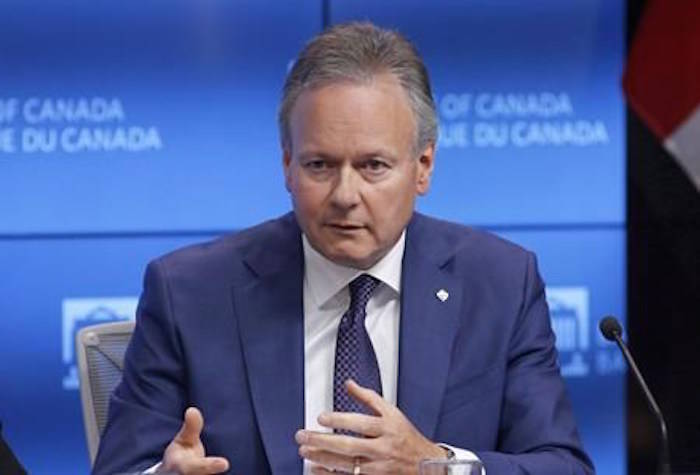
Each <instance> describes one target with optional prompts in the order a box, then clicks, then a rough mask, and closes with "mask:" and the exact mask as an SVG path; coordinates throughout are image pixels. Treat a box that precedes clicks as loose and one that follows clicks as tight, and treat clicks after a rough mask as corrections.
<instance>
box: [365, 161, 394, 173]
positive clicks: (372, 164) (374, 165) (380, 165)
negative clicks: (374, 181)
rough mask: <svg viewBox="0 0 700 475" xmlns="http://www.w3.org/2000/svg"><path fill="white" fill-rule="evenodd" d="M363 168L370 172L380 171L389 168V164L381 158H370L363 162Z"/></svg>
mask: <svg viewBox="0 0 700 475" xmlns="http://www.w3.org/2000/svg"><path fill="white" fill-rule="evenodd" d="M363 168H365V169H366V170H369V171H371V172H381V171H384V170H385V169H387V168H389V166H388V165H387V164H386V163H385V162H383V161H382V160H377V159H371V160H367V161H366V162H365V163H363Z"/></svg>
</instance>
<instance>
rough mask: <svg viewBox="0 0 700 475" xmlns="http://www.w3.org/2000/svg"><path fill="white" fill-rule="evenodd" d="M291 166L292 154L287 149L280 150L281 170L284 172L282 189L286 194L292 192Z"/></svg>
mask: <svg viewBox="0 0 700 475" xmlns="http://www.w3.org/2000/svg"><path fill="white" fill-rule="evenodd" d="M291 164H292V153H291V152H290V151H289V147H283V148H282V170H283V172H284V187H285V188H286V189H287V191H288V192H291V191H292V183H291V180H292V178H291V173H292V172H291V168H290V167H291Z"/></svg>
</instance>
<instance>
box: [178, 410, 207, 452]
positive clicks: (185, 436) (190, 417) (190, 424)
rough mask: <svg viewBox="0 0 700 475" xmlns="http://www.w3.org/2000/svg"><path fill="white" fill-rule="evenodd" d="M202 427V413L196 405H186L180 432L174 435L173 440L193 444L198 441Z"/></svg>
mask: <svg viewBox="0 0 700 475" xmlns="http://www.w3.org/2000/svg"><path fill="white" fill-rule="evenodd" d="M203 427H204V418H203V417H202V413H201V412H199V409H197V408H196V407H188V408H187V410H186V411H185V420H184V421H183V423H182V427H181V428H180V432H178V433H177V435H176V436H175V439H174V440H175V441H177V442H179V443H181V444H183V445H194V444H197V443H199V435H200V434H201V433H202V428H203Z"/></svg>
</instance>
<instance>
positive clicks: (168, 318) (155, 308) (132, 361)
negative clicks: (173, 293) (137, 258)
mask: <svg viewBox="0 0 700 475" xmlns="http://www.w3.org/2000/svg"><path fill="white" fill-rule="evenodd" d="M182 361H183V358H182V351H181V345H180V342H179V336H178V331H177V328H176V326H175V324H174V316H173V312H172V307H171V303H170V294H169V288H168V284H167V278H166V276H165V272H164V270H163V269H162V268H161V266H160V265H159V263H158V261H154V262H152V263H151V264H149V266H148V267H147V269H146V275H145V278H144V289H143V293H142V295H141V299H140V301H139V305H138V310H137V318H136V327H135V329H134V334H133V336H132V338H131V341H130V343H129V347H128V348H127V351H126V354H125V358H124V374H123V377H122V381H121V383H120V384H119V386H117V388H116V390H115V392H114V394H113V395H112V397H111V399H110V403H109V418H108V423H107V426H106V427H105V430H104V433H103V434H102V437H101V440H100V446H99V451H98V454H97V458H96V459H95V465H94V467H93V474H113V473H120V472H132V471H141V470H145V469H147V468H149V467H151V466H153V465H154V464H156V463H157V462H159V461H160V460H161V457H162V455H163V451H164V450H165V447H166V446H167V444H168V443H169V442H170V440H171V439H172V438H173V436H174V435H175V434H176V433H177V431H178V430H179V429H180V426H181V424H182V415H183V413H184V410H185V407H186V391H185V374H184V373H185V370H184V369H183V365H182Z"/></svg>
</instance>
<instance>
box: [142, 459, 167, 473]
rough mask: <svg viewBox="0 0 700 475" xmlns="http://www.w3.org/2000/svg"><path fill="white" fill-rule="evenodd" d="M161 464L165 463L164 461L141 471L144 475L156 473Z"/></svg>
mask: <svg viewBox="0 0 700 475" xmlns="http://www.w3.org/2000/svg"><path fill="white" fill-rule="evenodd" d="M161 465H163V462H158V463H157V464H155V465H154V466H152V467H151V468H149V469H148V470H144V471H143V472H141V473H142V474H143V475H151V474H152V473H156V470H158V469H159V468H160V466H161Z"/></svg>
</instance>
